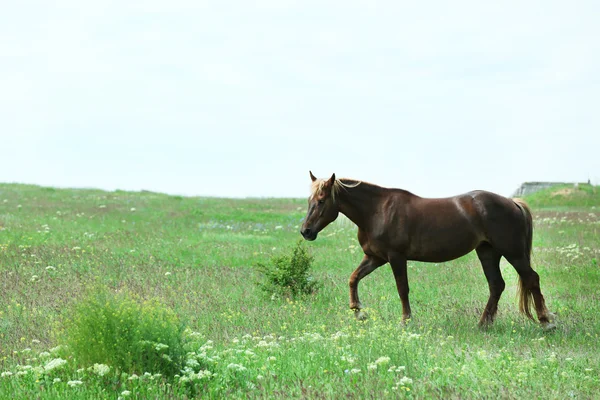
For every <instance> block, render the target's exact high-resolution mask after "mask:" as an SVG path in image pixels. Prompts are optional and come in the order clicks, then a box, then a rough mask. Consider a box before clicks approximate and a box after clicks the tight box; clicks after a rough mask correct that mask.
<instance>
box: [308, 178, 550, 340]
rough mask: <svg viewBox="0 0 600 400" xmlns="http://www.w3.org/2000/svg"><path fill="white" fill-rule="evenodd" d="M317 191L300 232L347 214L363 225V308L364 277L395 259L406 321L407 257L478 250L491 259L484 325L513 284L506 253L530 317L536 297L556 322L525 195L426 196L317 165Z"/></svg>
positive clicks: (354, 305)
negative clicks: (503, 266)
mask: <svg viewBox="0 0 600 400" xmlns="http://www.w3.org/2000/svg"><path fill="white" fill-rule="evenodd" d="M309 173H310V178H311V180H312V184H311V193H310V197H309V198H308V211H307V214H306V217H305V219H304V222H303V224H302V227H301V230H300V233H301V234H302V236H303V237H304V239H306V240H309V241H312V240H315V239H316V238H317V235H318V234H319V232H320V231H321V230H322V229H323V228H325V227H326V226H327V225H329V224H330V223H332V222H333V221H335V219H336V218H337V217H338V215H339V213H342V214H344V215H345V216H346V217H348V218H349V219H350V220H351V221H352V222H354V224H356V225H357V227H358V241H359V243H360V246H361V247H362V251H363V252H364V257H363V259H362V261H361V262H360V264H359V266H358V267H357V268H356V270H355V271H354V272H353V273H352V274H351V275H350V279H349V281H348V284H349V287H350V308H351V309H352V310H354V313H355V316H356V318H357V319H364V318H366V314H365V313H364V312H362V311H361V309H362V305H361V303H360V300H359V297H358V283H359V282H360V280H361V279H363V278H364V277H366V276H367V275H369V274H370V273H371V272H373V271H374V270H375V269H377V268H379V267H380V266H382V265H384V264H386V263H389V264H390V266H391V267H392V272H393V274H394V278H395V280H396V287H397V289H398V295H399V296H400V300H401V303H402V321H403V322H407V321H408V320H410V318H411V308H410V302H409V299H408V293H409V287H408V278H407V271H406V267H407V261H409V260H412V261H423V262H444V261H450V260H453V259H456V258H458V257H461V256H463V255H465V254H467V253H470V252H471V251H473V250H475V251H476V252H477V257H478V258H479V261H480V262H481V266H482V267H483V272H484V274H485V277H486V279H487V282H488V286H489V292H490V295H489V299H488V302H487V305H486V306H485V309H484V310H483V313H482V315H481V318H480V320H479V326H481V327H486V326H490V325H491V324H492V323H493V322H494V319H495V316H496V312H497V311H498V301H499V300H500V296H501V295H502V292H503V291H504V288H505V282H504V279H503V278H502V273H501V271H500V258H501V257H504V258H505V259H506V260H507V261H508V262H509V263H510V264H511V265H512V266H513V267H514V268H515V270H516V271H517V273H518V274H519V286H518V296H519V309H520V311H521V312H522V313H523V314H525V315H526V316H527V317H528V318H529V319H531V320H534V318H533V316H532V313H531V302H532V300H533V303H534V305H535V311H536V313H537V318H538V320H539V322H540V324H541V326H542V327H543V328H544V329H547V330H550V329H553V328H555V327H556V326H555V324H554V314H552V313H550V312H549V311H548V309H547V308H546V303H545V300H544V296H543V295H542V292H541V289H540V278H539V275H538V273H537V272H535V271H534V270H533V269H532V268H531V248H532V238H533V218H532V214H531V210H530V208H529V207H528V206H527V204H526V203H525V202H524V201H523V200H521V199H509V198H506V197H503V196H500V195H498V194H495V193H491V192H487V191H483V190H475V191H471V192H468V193H465V194H461V195H458V196H454V197H447V198H423V197H420V196H417V195H415V194H413V193H411V192H408V191H406V190H403V189H393V188H385V187H381V186H377V185H374V184H371V183H367V182H363V181H359V180H354V179H346V178H342V179H336V177H335V174H333V175H332V176H331V178H329V179H317V178H316V177H315V176H314V175H313V174H312V172H310V171H309Z"/></svg>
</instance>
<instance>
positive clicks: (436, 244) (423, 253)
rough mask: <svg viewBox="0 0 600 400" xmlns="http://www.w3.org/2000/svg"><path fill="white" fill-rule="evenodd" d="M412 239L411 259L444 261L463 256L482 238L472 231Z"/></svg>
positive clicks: (409, 257)
mask: <svg viewBox="0 0 600 400" xmlns="http://www.w3.org/2000/svg"><path fill="white" fill-rule="evenodd" d="M414 239H415V238H413V240H411V246H409V251H408V252H407V258H408V259H409V260H415V261H424V262H444V261H450V260H454V259H455V258H458V257H462V256H464V255H465V254H467V253H470V252H471V251H473V249H475V248H476V247H477V246H478V245H479V243H481V238H479V237H478V236H477V235H475V234H474V233H471V232H461V233H456V234H454V235H424V236H423V237H420V238H418V240H414Z"/></svg>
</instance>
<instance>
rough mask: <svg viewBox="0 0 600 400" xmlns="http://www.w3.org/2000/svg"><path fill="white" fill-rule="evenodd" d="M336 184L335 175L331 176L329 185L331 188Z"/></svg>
mask: <svg viewBox="0 0 600 400" xmlns="http://www.w3.org/2000/svg"><path fill="white" fill-rule="evenodd" d="M334 183H335V174H333V175H331V178H329V181H328V182H327V184H328V185H330V186H333V184H334Z"/></svg>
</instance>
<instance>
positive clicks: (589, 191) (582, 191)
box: [525, 184, 600, 208]
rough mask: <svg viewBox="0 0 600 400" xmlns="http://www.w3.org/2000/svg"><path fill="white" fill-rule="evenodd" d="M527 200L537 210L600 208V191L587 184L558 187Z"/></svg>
mask: <svg viewBox="0 0 600 400" xmlns="http://www.w3.org/2000/svg"><path fill="white" fill-rule="evenodd" d="M525 199H526V200H527V203H528V204H529V205H531V206H532V207H535V208H581V207H600V189H599V188H598V186H593V185H587V184H580V185H578V186H574V185H558V186H553V187H551V188H548V189H544V190H540V191H539V192H535V193H533V194H531V195H529V196H526V197H525Z"/></svg>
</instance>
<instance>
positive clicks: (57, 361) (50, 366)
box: [44, 358, 67, 372]
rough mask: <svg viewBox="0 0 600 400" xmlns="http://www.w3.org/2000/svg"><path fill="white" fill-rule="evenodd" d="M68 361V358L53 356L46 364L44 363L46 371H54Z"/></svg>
mask: <svg viewBox="0 0 600 400" xmlns="http://www.w3.org/2000/svg"><path fill="white" fill-rule="evenodd" d="M66 363H67V360H63V359H62V358H53V359H52V360H50V361H48V362H47V363H46V365H44V370H45V371H46V372H48V371H52V370H54V369H57V368H60V367H62V366H63V365H65V364H66Z"/></svg>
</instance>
